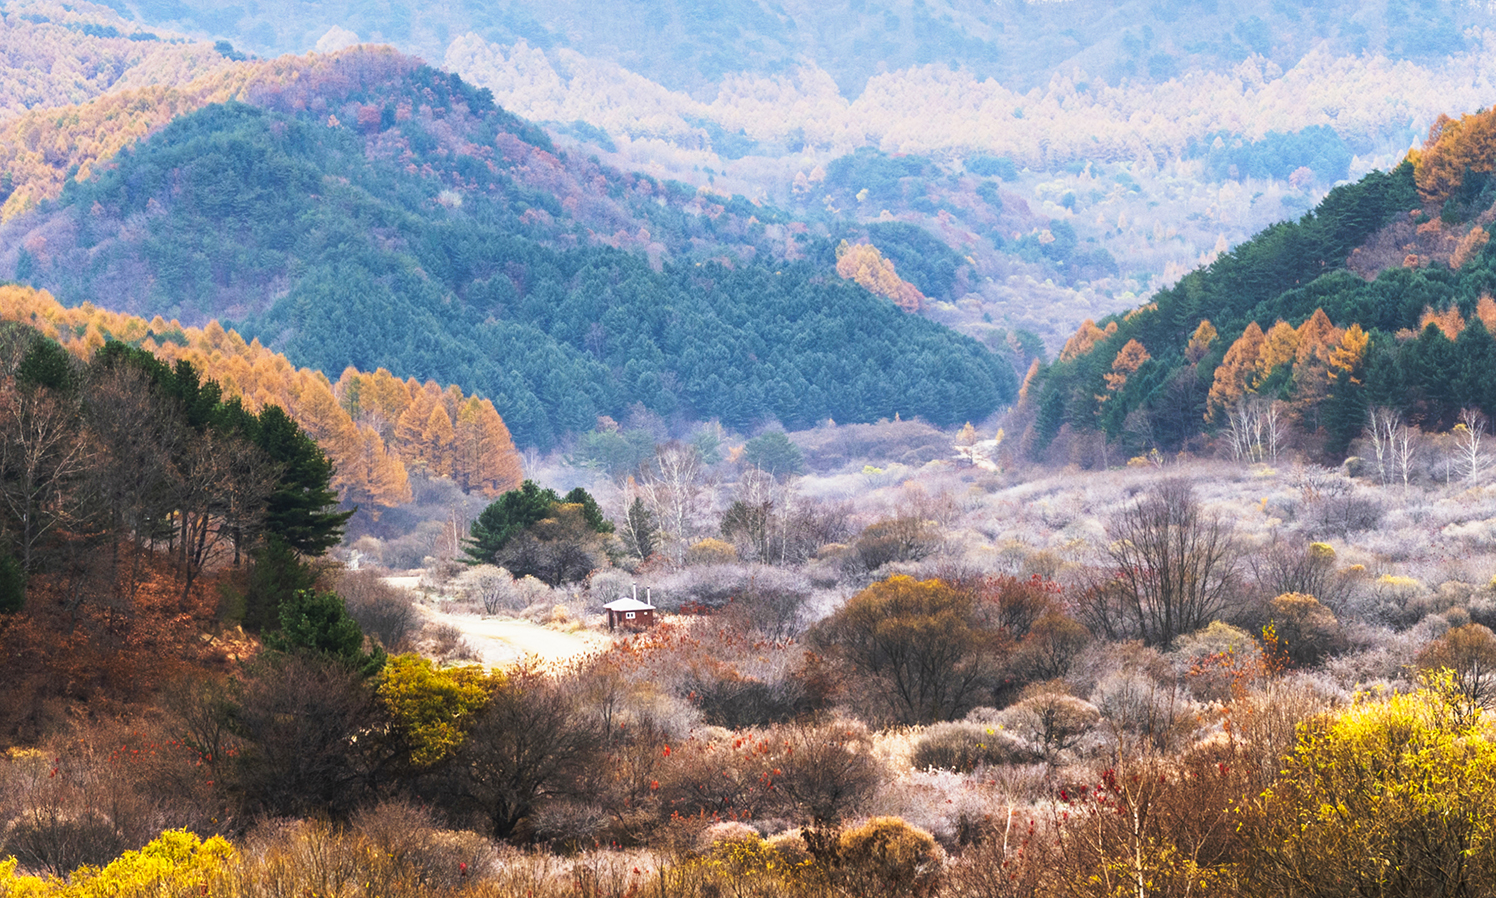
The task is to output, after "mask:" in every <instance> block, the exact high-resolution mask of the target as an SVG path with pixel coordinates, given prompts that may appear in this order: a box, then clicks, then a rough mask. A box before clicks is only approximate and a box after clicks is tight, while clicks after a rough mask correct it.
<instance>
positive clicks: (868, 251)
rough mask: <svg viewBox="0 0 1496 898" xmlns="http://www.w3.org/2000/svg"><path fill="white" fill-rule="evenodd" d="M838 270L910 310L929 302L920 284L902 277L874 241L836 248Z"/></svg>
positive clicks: (844, 244)
mask: <svg viewBox="0 0 1496 898" xmlns="http://www.w3.org/2000/svg"><path fill="white" fill-rule="evenodd" d="M836 273H837V274H839V275H841V276H842V277H844V278H846V279H847V280H849V281H855V282H856V283H858V284H860V285H861V286H863V287H866V288H867V289H868V291H869V292H872V293H876V294H877V295H879V296H885V297H887V298H889V299H891V300H893V301H894V304H895V305H897V306H898V307H899V308H901V309H903V310H904V311H906V312H918V311H919V310H920V309H921V308H922V307H923V306H924V302H925V297H924V294H923V293H920V292H919V288H918V287H916V286H914V285H913V284H911V283H909V282H908V281H906V280H904V279H903V278H901V277H899V273H898V272H897V271H896V270H895V269H894V265H893V262H891V261H889V260H888V259H886V258H884V257H883V254H882V253H881V252H879V251H878V248H877V247H876V246H873V245H872V244H870V243H855V244H853V243H848V242H846V241H845V240H843V241H842V243H841V245H840V246H838V247H837V248H836Z"/></svg>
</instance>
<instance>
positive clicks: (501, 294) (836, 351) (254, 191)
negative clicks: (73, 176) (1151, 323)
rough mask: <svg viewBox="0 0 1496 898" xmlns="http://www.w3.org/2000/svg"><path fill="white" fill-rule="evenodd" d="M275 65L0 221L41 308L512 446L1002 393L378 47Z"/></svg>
mask: <svg viewBox="0 0 1496 898" xmlns="http://www.w3.org/2000/svg"><path fill="white" fill-rule="evenodd" d="M280 65H281V67H282V70H283V71H285V72H287V74H286V76H285V77H284V78H283V79H282V80H280V81H278V82H271V81H270V80H269V79H268V78H262V79H261V80H259V81H257V82H256V85H255V87H254V88H253V89H251V90H249V91H247V92H246V93H247V95H248V96H249V97H250V99H251V100H252V101H253V103H254V104H255V105H247V104H243V103H229V104H223V105H214V106H210V107H207V108H204V109H202V110H201V111H199V112H197V113H194V114H190V115H186V116H182V117H179V118H178V119H176V120H174V121H173V122H172V123H171V124H170V125H169V126H167V127H166V128H164V129H163V130H162V131H160V132H159V133H157V134H156V135H155V136H153V137H151V138H150V139H148V140H146V141H144V142H143V143H141V144H139V145H137V146H135V147H134V148H132V149H130V150H129V151H127V152H122V153H121V154H119V155H118V156H117V157H115V158H114V160H113V162H112V163H111V164H110V165H109V166H108V167H107V169H105V170H100V171H98V172H97V173H96V174H95V175H94V176H93V177H91V178H89V179H88V180H85V181H82V182H79V181H76V180H75V181H70V182H69V183H68V185H67V188H66V190H65V191H64V193H63V195H62V197H61V198H60V200H59V201H58V202H57V203H56V204H55V205H49V206H47V207H45V208H43V209H40V210H39V211H38V212H36V213H34V214H32V215H29V216H26V217H24V218H22V219H18V220H17V221H16V222H13V223H12V224H11V225H10V226H9V227H8V228H7V229H6V231H5V232H4V236H5V238H6V239H5V242H6V244H7V245H8V248H9V254H8V256H7V257H6V258H9V259H13V260H14V262H13V271H14V273H15V276H16V277H17V279H19V280H24V281H29V282H31V283H34V284H37V285H38V286H44V287H47V288H48V289H50V290H51V291H52V292H53V293H55V294H56V295H57V296H58V297H59V298H60V299H61V300H62V301H63V302H64V303H66V304H69V305H74V304H78V303H81V302H84V301H94V302H98V303H100V304H102V305H106V306H109V307H111V308H115V309H119V310H122V311H128V312H133V313H137V314H141V315H146V316H149V315H155V314H162V315H168V316H175V317H179V318H181V319H183V320H186V321H188V322H189V323H191V322H194V321H203V320H206V319H208V318H211V317H222V318H230V319H232V320H234V322H235V324H236V327H237V328H238V329H239V330H240V331H241V332H243V333H244V334H245V335H246V336H248V337H259V338H261V340H262V341H263V342H265V343H266V344H267V345H269V346H271V347H273V348H274V349H276V350H278V351H283V352H284V353H286V355H287V356H288V357H289V358H291V359H292V360H294V361H295V362H296V363H298V364H303V365H308V366H310V367H314V368H318V369H320V370H323V371H328V372H332V371H340V370H342V369H343V368H344V367H347V366H349V365H352V366H354V367H356V368H358V369H360V370H363V371H370V370H374V369H377V368H381V367H383V368H387V369H389V370H391V371H395V372H399V373H401V374H403V375H407V376H415V377H419V378H432V379H436V380H438V381H440V382H449V383H461V384H463V385H465V386H466V387H467V388H469V389H471V390H473V391H475V392H477V393H479V394H480V395H484V396H486V397H488V398H490V399H492V401H493V402H494V404H495V406H496V407H497V408H498V409H500V410H501V412H502V413H503V415H504V418H505V421H506V422H507V423H508V425H509V427H510V429H511V430H512V431H513V433H514V435H515V438H516V440H517V441H518V442H520V443H521V444H525V445H540V446H549V445H552V444H553V443H554V442H555V440H556V439H557V438H558V437H559V436H560V435H561V434H563V433H565V432H567V431H579V432H580V431H585V430H587V429H590V428H591V426H592V425H593V423H594V422H595V420H596V418H597V417H598V416H599V415H603V414H607V415H614V416H622V415H623V413H624V412H625V410H626V409H627V408H629V407H630V406H631V405H632V404H634V403H642V404H643V405H644V406H645V407H646V408H648V409H650V410H652V411H655V412H657V413H660V414H662V415H665V416H672V415H679V416H682V417H685V418H700V419H705V418H712V417H716V418H720V419H721V420H722V421H723V422H724V423H726V424H728V425H729V426H733V427H739V428H742V427H748V426H751V425H753V424H754V423H757V422H760V421H764V420H767V419H771V418H773V419H778V420H780V421H782V422H784V423H785V424H786V425H787V426H804V425H809V424H811V423H814V422H816V421H819V420H824V419H825V418H828V417H830V418H834V419H836V420H846V421H870V420H876V419H878V418H882V417H893V416H894V415H896V414H901V415H904V416H910V417H912V416H916V415H918V416H923V417H925V418H927V419H929V420H931V421H933V422H936V423H939V424H951V423H958V422H961V421H965V420H975V419H980V418H983V417H986V416H987V415H989V414H991V413H992V412H993V411H994V410H996V409H997V408H998V407H999V406H1000V405H1001V404H1003V403H1004V402H1006V401H1008V400H1009V399H1010V398H1011V397H1012V395H1013V394H1014V392H1015V389H1016V378H1015V377H1014V376H1013V372H1012V369H1011V367H1010V366H1009V364H1008V363H1007V362H1006V361H1005V360H1004V359H1003V358H1001V357H999V356H995V355H993V354H992V353H990V352H989V351H988V350H986V349H985V348H983V347H981V346H980V345H978V344H976V343H975V342H973V341H970V340H968V339H965V338H961V337H958V336H956V335H954V334H953V333H951V332H950V331H947V330H945V329H944V328H942V327H940V326H938V325H936V324H934V323H932V322H930V321H927V320H924V319H921V318H919V317H916V316H911V315H907V314H906V313H904V312H902V311H900V310H899V309H898V308H897V307H896V306H895V305H894V304H893V303H892V302H891V301H887V300H883V299H878V298H875V297H873V296H871V295H870V294H868V293H867V292H865V291H864V290H862V289H860V288H858V287H856V286H853V285H851V284H849V283H845V282H843V281H841V280H840V279H839V278H837V277H836V276H835V274H834V273H833V272H832V271H830V270H829V269H828V268H827V267H823V266H819V265H814V264H811V263H806V262H791V261H788V260H784V261H777V260H775V258H774V256H775V255H779V256H790V255H792V254H793V253H794V247H795V236H794V233H793V231H792V229H791V228H789V227H788V226H786V225H780V224H766V222H768V221H772V220H773V218H774V215H775V213H774V212H773V211H772V210H770V209H766V208H759V207H755V206H753V205H752V204H751V203H748V202H747V201H746V200H742V199H741V198H731V199H730V198H724V197H717V196H713V195H709V194H699V193H696V192H691V191H687V190H684V189H683V188H681V187H680V186H679V185H671V184H660V183H658V182H655V181H653V180H652V179H649V178H647V177H642V176H632V175H627V174H621V173H618V172H614V171H611V170H608V169H604V168H602V167H600V166H598V165H596V164H595V163H592V162H588V161H581V160H576V159H573V158H566V157H563V156H558V155H557V154H555V153H554V152H553V148H552V147H551V145H550V142H549V140H548V139H547V138H546V137H545V135H544V134H543V133H542V132H540V131H538V130H537V129H535V128H533V127H532V126H529V125H527V124H526V123H524V122H523V121H521V120H519V119H516V118H514V117H513V116H510V115H509V114H508V113H505V112H504V111H503V110H500V109H498V108H497V107H495V106H493V104H492V103H491V101H489V100H488V98H487V96H486V95H485V94H483V93H481V92H479V91H476V90H474V89H472V88H471V87H469V86H467V85H466V84H464V83H462V82H461V81H460V80H458V79H456V78H455V77H451V76H447V75H444V74H442V73H439V72H436V71H434V70H432V69H429V68H426V67H424V66H420V65H418V64H417V63H415V62H414V61H412V60H409V59H407V58H405V57H400V56H398V55H396V54H393V53H389V52H387V51H349V52H347V53H345V54H342V55H340V56H338V57H336V58H334V59H332V60H328V59H327V58H325V57H318V58H315V59H313V60H311V61H308V62H306V63H305V64H297V63H295V62H294V61H284V62H282V63H280ZM293 76H295V77H293ZM100 168H104V167H103V166H101V167H100ZM759 216H763V218H762V219H760V218H759ZM624 247H626V248H627V249H629V250H632V249H642V250H643V252H642V253H641V252H630V251H627V250H626V249H624Z"/></svg>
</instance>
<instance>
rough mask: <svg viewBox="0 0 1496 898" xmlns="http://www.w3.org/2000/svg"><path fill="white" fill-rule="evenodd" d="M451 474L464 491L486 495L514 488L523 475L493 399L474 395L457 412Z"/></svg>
mask: <svg viewBox="0 0 1496 898" xmlns="http://www.w3.org/2000/svg"><path fill="white" fill-rule="evenodd" d="M456 431H457V433H456V437H457V439H456V460H455V462H454V476H455V477H456V478H457V482H458V485H460V486H461V487H462V488H463V489H464V490H467V491H468V492H475V491H476V492H479V493H482V494H483V495H485V496H488V497H490V498H492V497H495V496H499V495H502V494H503V493H506V492H508V491H509V490H512V489H515V488H516V487H518V486H519V485H520V482H521V481H522V480H523V479H524V477H523V472H522V470H521V467H520V460H519V453H518V452H517V451H516V450H515V448H514V440H513V438H511V437H510V435H509V428H508V427H506V426H505V425H504V419H503V418H501V417H499V413H498V412H497V411H496V410H495V409H494V407H493V403H492V402H489V401H488V400H487V399H479V398H477V397H476V396H475V397H472V398H470V399H468V400H467V401H465V402H464V403H463V404H462V409H461V410H460V411H459V412H458V415H457V428H456Z"/></svg>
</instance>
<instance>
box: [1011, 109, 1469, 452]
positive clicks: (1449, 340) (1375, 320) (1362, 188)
mask: <svg viewBox="0 0 1496 898" xmlns="http://www.w3.org/2000/svg"><path fill="white" fill-rule="evenodd" d="M1493 118H1496V116H1493V114H1492V113H1490V112H1485V113H1479V114H1476V115H1473V116H1466V117H1465V118H1463V119H1460V120H1458V121H1454V120H1448V119H1444V120H1441V121H1440V122H1439V123H1438V124H1437V125H1436V126H1435V127H1434V129H1433V130H1432V132H1431V134H1430V137H1429V140H1428V142H1427V143H1426V144H1425V145H1424V147H1423V148H1422V149H1421V150H1420V151H1417V152H1414V153H1412V154H1410V157H1409V159H1408V160H1406V161H1405V162H1404V163H1403V164H1402V165H1400V166H1399V167H1398V168H1396V169H1395V170H1393V171H1391V172H1387V173H1382V172H1373V173H1372V174H1370V175H1368V176H1367V177H1366V178H1364V179H1362V180H1361V181H1360V182H1358V183H1356V184H1354V185H1347V186H1342V187H1339V188H1336V189H1335V190H1334V191H1331V193H1330V194H1329V196H1328V197H1326V199H1325V201H1324V202H1323V203H1321V204H1320V205H1319V207H1318V208H1317V209H1316V210H1315V211H1314V212H1312V213H1310V214H1308V215H1306V216H1304V217H1303V218H1302V219H1300V220H1299V221H1297V222H1286V223H1283V224H1280V225H1276V226H1274V227H1272V228H1269V229H1268V230H1267V231H1264V232H1263V233H1261V234H1259V235H1258V236H1257V237H1255V238H1254V239H1252V240H1251V241H1248V242H1247V243H1245V244H1243V245H1241V246H1240V247H1237V248H1236V249H1235V250H1233V251H1232V252H1230V253H1227V254H1225V255H1223V256H1222V257H1221V258H1220V259H1218V260H1216V261H1215V262H1214V263H1212V264H1211V265H1209V266H1208V267H1205V268H1202V269H1199V270H1197V271H1195V272H1192V273H1190V274H1189V275H1187V276H1185V277H1184V278H1183V279H1182V280H1181V281H1180V282H1179V283H1178V284H1177V285H1175V286H1174V287H1172V288H1169V289H1166V290H1162V291H1160V292H1159V293H1157V294H1156V295H1155V296H1154V297H1153V299H1152V301H1151V302H1149V303H1147V304H1146V305H1144V306H1141V307H1139V308H1137V309H1135V310H1133V311H1131V312H1129V313H1127V314H1126V315H1122V316H1115V317H1114V318H1112V319H1107V320H1103V321H1102V322H1099V323H1092V322H1086V324H1085V325H1083V326H1082V328H1081V329H1080V330H1079V331H1078V332H1077V333H1076V334H1075V335H1074V336H1072V337H1071V339H1070V342H1069V343H1068V344H1067V345H1066V348H1065V351H1064V352H1063V353H1062V354H1061V356H1060V359H1059V360H1058V361H1057V362H1056V363H1055V364H1054V365H1052V366H1049V367H1047V368H1042V369H1040V370H1037V371H1036V372H1035V375H1034V377H1033V378H1032V379H1031V381H1030V382H1029V383H1028V384H1027V386H1026V388H1025V397H1026V399H1025V410H1026V413H1027V414H1028V415H1029V416H1030V417H1028V418H1027V419H1026V420H1027V422H1028V425H1029V430H1028V432H1027V434H1026V439H1027V441H1028V442H1027V445H1028V449H1029V451H1030V452H1031V453H1033V454H1034V455H1035V456H1039V455H1042V454H1043V453H1045V452H1046V451H1048V450H1049V447H1050V444H1051V441H1053V440H1054V438H1055V437H1056V436H1057V435H1059V434H1060V433H1061V432H1062V431H1066V430H1068V431H1070V432H1072V433H1096V434H1101V435H1103V436H1104V438H1105V439H1107V440H1108V441H1111V442H1113V443H1119V444H1120V445H1121V447H1122V448H1124V449H1125V450H1126V451H1130V452H1146V451H1148V450H1149V449H1160V450H1163V451H1175V450H1178V449H1180V448H1184V447H1186V446H1188V445H1190V444H1192V443H1193V442H1195V441H1196V439H1197V438H1198V437H1199V436H1200V435H1201V434H1202V432H1204V433H1213V434H1218V435H1220V436H1222V438H1223V439H1225V440H1226V441H1227V442H1228V443H1230V444H1231V446H1232V448H1233V451H1234V452H1236V454H1238V455H1244V456H1246V457H1257V458H1260V457H1262V456H1263V454H1264V452H1266V453H1267V454H1271V455H1276V452H1277V449H1278V448H1279V447H1284V446H1286V445H1287V444H1288V441H1290V440H1294V441H1298V442H1300V444H1301V445H1302V447H1303V448H1309V449H1313V450H1316V451H1318V452H1319V453H1321V454H1322V455H1323V456H1325V457H1328V458H1334V459H1335V460H1338V456H1343V455H1344V453H1345V451H1346V449H1347V447H1348V446H1349V444H1350V442H1351V441H1352V440H1353V439H1355V438H1356V437H1357V436H1358V435H1360V433H1361V432H1362V429H1363V427H1365V426H1366V425H1367V424H1368V420H1369V419H1368V412H1369V410H1371V409H1381V410H1386V412H1387V413H1389V414H1392V415H1395V416H1398V417H1399V420H1400V421H1406V422H1407V423H1410V424H1412V425H1416V426H1418V427H1421V428H1422V429H1424V430H1426V431H1433V430H1441V431H1442V430H1447V429H1449V428H1450V427H1452V426H1453V425H1455V424H1456V422H1457V420H1458V419H1459V418H1460V417H1461V413H1462V411H1463V410H1470V411H1476V412H1481V413H1483V414H1484V415H1487V416H1489V415H1492V414H1493V413H1496V392H1493V387H1492V383H1493V382H1492V379H1491V377H1490V372H1491V371H1492V370H1496V369H1493V365H1496V340H1493V337H1492V332H1493V329H1496V301H1493V300H1492V293H1493V292H1496V254H1493V253H1492V252H1491V251H1490V244H1489V242H1488V240H1489V232H1488V228H1489V227H1490V224H1491V222H1492V220H1493V218H1496V212H1493V209H1496V187H1493V185H1492V182H1491V173H1492V171H1493V169H1496V152H1493V143H1492V141H1491V140H1490V134H1491V131H1492V127H1493V126H1492V121H1493ZM1398 426H1401V424H1399V425H1398ZM1265 432H1266V433H1268V434H1269V435H1270V436H1264V433H1265ZM1264 440H1266V441H1267V442H1268V443H1271V444H1272V445H1271V447H1270V448H1269V449H1267V450H1264V448H1263V447H1264Z"/></svg>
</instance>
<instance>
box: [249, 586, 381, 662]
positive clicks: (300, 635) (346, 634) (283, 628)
mask: <svg viewBox="0 0 1496 898" xmlns="http://www.w3.org/2000/svg"><path fill="white" fill-rule="evenodd" d="M265 644H266V645H267V646H268V647H269V648H271V649H273V650H275V651H277V652H282V653H285V654H292V653H296V652H305V653H308V654H314V655H322V656H324V657H326V658H330V659H332V660H334V661H337V662H340V663H342V664H344V665H346V666H347V667H348V668H350V669H351V670H354V671H356V672H357V673H359V674H362V675H363V676H366V677H368V676H373V675H374V674H376V673H378V672H379V670H380V668H382V667H384V662H385V652H384V649H382V648H380V647H379V646H377V645H376V646H375V647H374V650H373V651H372V652H365V651H364V634H363V631H362V630H360V629H359V627H358V622H357V621H355V620H354V619H353V618H352V617H351V616H349V614H348V608H347V606H346V605H344V603H343V599H342V597H341V596H339V595H338V594H337V593H335V592H322V591H319V590H315V589H301V590H297V591H296V592H295V593H293V594H292V596H291V598H290V599H289V600H288V601H286V602H282V603H281V607H280V629H279V630H277V631H275V632H272V633H267V634H266V635H265Z"/></svg>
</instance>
